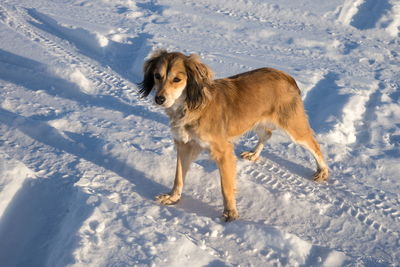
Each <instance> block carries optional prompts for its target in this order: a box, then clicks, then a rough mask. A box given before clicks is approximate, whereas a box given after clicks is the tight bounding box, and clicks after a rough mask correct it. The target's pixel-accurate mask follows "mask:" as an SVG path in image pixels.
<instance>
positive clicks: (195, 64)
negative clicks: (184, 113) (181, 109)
mask: <svg viewBox="0 0 400 267" xmlns="http://www.w3.org/2000/svg"><path fill="white" fill-rule="evenodd" d="M185 66H186V72H187V85H186V102H187V105H188V107H189V108H190V109H196V108H198V107H199V106H200V105H201V103H202V102H203V99H204V91H203V88H204V87H208V86H209V85H211V83H212V80H213V76H214V73H213V72H212V70H211V69H210V68H209V67H207V66H206V65H205V64H203V63H202V62H201V61H200V58H199V56H198V55H196V54H192V55H190V56H188V57H187V58H186V61H185Z"/></svg>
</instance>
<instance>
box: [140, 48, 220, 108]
mask: <svg viewBox="0 0 400 267" xmlns="http://www.w3.org/2000/svg"><path fill="white" fill-rule="evenodd" d="M143 73H144V77H143V82H142V83H140V84H139V88H140V93H141V94H142V96H144V97H146V96H148V95H149V94H150V92H151V91H152V90H153V89H155V90H156V96H155V102H156V103H157V104H158V105H160V106H163V107H165V108H169V107H171V106H172V105H173V104H174V103H175V102H176V101H177V100H178V99H179V100H184V101H186V103H187V105H188V107H189V108H190V109H196V108H197V107H199V106H200V105H201V103H202V102H203V100H204V91H203V90H204V87H208V86H209V85H210V84H211V83H212V79H213V73H212V71H211V70H210V69H209V68H208V67H207V66H206V65H204V64H203V63H201V62H200V59H199V57H198V56H197V55H195V54H192V55H190V56H186V55H184V54H182V53H178V52H172V53H168V52H167V51H165V50H158V51H156V52H154V53H153V54H152V55H151V57H150V58H149V59H148V60H147V61H146V62H145V63H144V67H143Z"/></svg>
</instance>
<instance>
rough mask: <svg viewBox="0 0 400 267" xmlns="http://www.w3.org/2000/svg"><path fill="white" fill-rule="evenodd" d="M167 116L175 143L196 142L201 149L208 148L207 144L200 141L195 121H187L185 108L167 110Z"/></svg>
mask: <svg viewBox="0 0 400 267" xmlns="http://www.w3.org/2000/svg"><path fill="white" fill-rule="evenodd" d="M167 114H168V115H169V117H170V123H171V132H172V135H173V138H174V140H175V141H178V142H182V143H185V144H186V143H188V142H191V141H194V142H196V143H197V144H198V145H199V146H201V147H203V148H208V143H207V142H206V141H204V140H202V139H201V138H200V137H199V135H198V134H197V132H196V128H197V127H196V123H197V122H196V121H189V120H188V119H187V117H186V116H185V115H186V108H178V109H169V110H168V111H167Z"/></svg>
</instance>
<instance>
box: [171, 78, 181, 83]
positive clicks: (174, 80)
mask: <svg viewBox="0 0 400 267" xmlns="http://www.w3.org/2000/svg"><path fill="white" fill-rule="evenodd" d="M172 81H173V82H174V83H179V82H180V81H181V79H179V78H177V77H175V78H174V79H173V80H172Z"/></svg>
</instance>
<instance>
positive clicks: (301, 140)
mask: <svg viewBox="0 0 400 267" xmlns="http://www.w3.org/2000/svg"><path fill="white" fill-rule="evenodd" d="M282 128H283V129H284V130H285V131H286V132H287V133H288V134H289V136H290V137H291V138H292V140H293V141H294V142H296V143H298V144H300V145H302V146H303V147H305V148H306V149H308V150H309V151H310V152H311V154H312V155H313V156H314V158H315V161H316V163H317V171H316V172H315V173H314V177H313V178H314V181H316V182H324V181H326V180H327V179H328V176H329V170H328V166H327V164H326V163H325V160H324V157H323V155H322V152H321V149H320V146H319V144H318V143H317V141H316V140H315V138H314V132H313V131H312V130H311V128H310V126H309V124H308V121H307V119H306V116H299V117H297V118H296V119H293V120H291V121H288V124H287V125H286V126H285V127H282Z"/></svg>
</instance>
